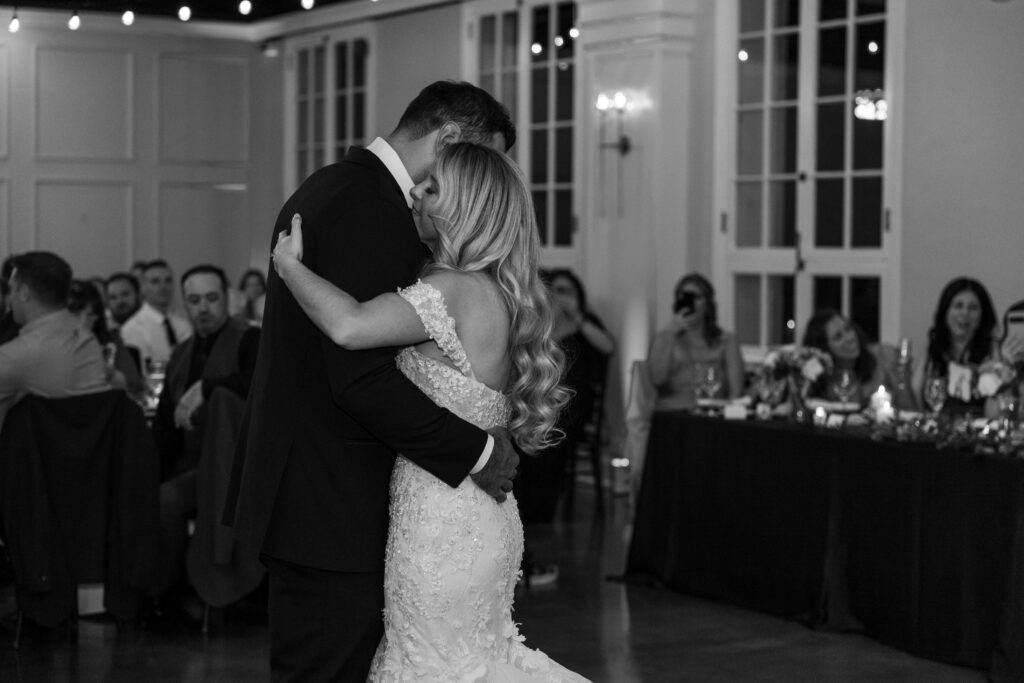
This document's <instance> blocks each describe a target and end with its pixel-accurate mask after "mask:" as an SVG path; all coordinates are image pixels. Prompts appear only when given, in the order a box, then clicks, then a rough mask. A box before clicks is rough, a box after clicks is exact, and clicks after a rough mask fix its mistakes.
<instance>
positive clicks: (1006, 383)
mask: <svg viewBox="0 0 1024 683" xmlns="http://www.w3.org/2000/svg"><path fill="white" fill-rule="evenodd" d="M1016 379H1017V371H1016V370H1015V369H1014V367H1013V366H1012V365H1010V364H1009V363H1004V362H1003V361H1001V360H990V361H986V362H984V363H982V364H981V367H979V368H978V394H979V395H981V396H983V397H985V398H991V397H993V396H998V395H999V394H1003V393H1008V392H1010V391H1011V390H1012V389H1013V387H1014V381H1015V380H1016Z"/></svg>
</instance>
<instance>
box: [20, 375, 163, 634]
mask: <svg viewBox="0 0 1024 683" xmlns="http://www.w3.org/2000/svg"><path fill="white" fill-rule="evenodd" d="M158 467H159V465H158V458H157V454H156V448H155V446H154V444H153V442H152V438H151V437H150V434H149V431H148V429H147V428H146V422H145V418H144V417H143V415H142V411H141V409H140V408H139V407H138V406H137V405H136V404H135V403H133V402H132V401H131V400H130V399H129V398H128V397H127V395H126V394H125V393H124V392H123V391H120V390H114V391H107V392H101V393H96V394H89V395H85V396H76V397H72V398H60V399H48V398H41V397H38V396H27V397H26V398H24V399H22V400H21V401H19V402H18V403H17V404H16V405H15V406H14V407H13V408H12V409H11V410H10V412H9V413H8V414H7V417H6V420H5V422H4V426H3V430H2V431H0V518H2V520H3V521H2V526H3V529H2V533H3V537H4V541H5V544H6V545H7V547H8V551H9V553H10V557H11V562H12V569H13V573H14V586H15V596H16V599H17V602H18V629H17V633H16V634H15V646H17V645H18V643H19V641H20V636H21V629H20V625H21V621H22V617H23V616H27V617H29V618H30V619H32V620H33V621H34V622H36V623H38V624H39V625H41V626H44V627H48V628H52V627H55V626H57V625H58V624H60V623H61V622H63V621H65V620H67V619H69V618H72V617H74V616H76V614H77V587H78V585H79V584H83V583H98V582H102V583H103V584H104V588H105V590H104V606H105V608H106V609H107V611H108V612H110V613H111V614H112V615H113V616H114V617H116V618H117V619H118V620H119V622H121V623H124V622H127V621H132V620H134V619H136V618H137V617H138V614H139V609H140V607H141V604H142V598H143V596H144V594H145V592H146V590H147V589H149V588H150V587H151V586H152V585H153V581H154V579H155V571H156V561H157V541H158V535H159V498H158V477H159V470H158Z"/></svg>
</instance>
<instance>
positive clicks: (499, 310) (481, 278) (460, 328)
mask: <svg viewBox="0 0 1024 683" xmlns="http://www.w3.org/2000/svg"><path fill="white" fill-rule="evenodd" d="M424 281H425V282H429V283H430V284H431V285H433V286H434V287H436V288H437V289H438V290H439V291H440V292H441V295H442V296H443V297H444V302H445V306H446V307H447V308H448V315H450V316H451V317H452V318H453V319H454V320H455V331H456V334H458V336H459V340H460V341H461V342H462V347H463V348H464V349H465V351H466V356H467V357H468V358H469V364H470V365H471V366H472V368H473V374H475V375H476V378H477V379H478V380H479V381H480V382H483V383H484V384H486V385H487V386H489V387H490V388H492V389H495V390H497V391H504V390H505V385H506V383H507V381H508V375H509V368H510V359H509V352H508V346H509V338H508V337H509V326H510V324H511V321H510V319H509V313H508V310H507V308H506V306H505V300H504V298H503V297H502V294H501V290H500V289H499V288H498V284H497V283H496V282H495V281H494V279H493V278H492V277H491V276H490V275H487V274H485V273H463V272H456V271H440V272H434V273H432V274H430V275H429V276H427V277H426V278H424ZM416 348H417V350H418V351H419V352H420V353H422V354H423V355H425V356H429V357H431V358H435V359H437V360H439V361H441V362H443V363H446V364H447V365H451V361H449V360H448V359H447V358H446V357H445V356H444V355H443V354H442V353H441V351H440V349H438V348H437V345H436V344H434V342H432V341H427V342H423V343H422V344H419V345H418V346H417V347H416Z"/></svg>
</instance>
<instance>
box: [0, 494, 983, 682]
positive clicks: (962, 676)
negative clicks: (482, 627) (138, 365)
mask: <svg viewBox="0 0 1024 683" xmlns="http://www.w3.org/2000/svg"><path fill="white" fill-rule="evenodd" d="M592 511H593V497H592V495H589V490H588V489H586V487H583V489H582V490H581V492H580V495H579V496H578V498H577V501H576V515H575V518H574V519H573V520H572V521H571V522H559V523H556V524H554V525H551V526H550V527H542V528H536V529H530V530H529V543H530V545H531V546H532V548H533V550H534V551H535V554H536V556H537V558H538V559H539V560H544V561H553V562H557V563H558V564H559V566H560V569H561V576H560V577H559V580H558V581H557V582H556V583H555V584H553V585H550V586H542V587H534V588H531V589H529V590H526V589H520V591H519V594H518V596H517V601H516V614H515V617H516V621H518V622H520V624H521V631H522V633H523V634H524V635H525V636H526V638H527V640H526V642H527V644H528V645H531V646H533V647H538V648H541V649H542V650H544V651H545V652H547V653H548V654H549V655H551V656H552V657H553V658H555V659H556V660H558V661H560V662H562V663H563V664H565V665H566V666H568V667H570V668H572V669H575V670H576V671H578V672H580V673H581V674H583V675H586V676H587V677H589V678H591V679H593V680H594V681H596V682H603V681H607V682H610V683H612V682H614V683H632V682H634V681H694V682H700V683H705V682H714V681H743V682H745V681H766V682H767V681H778V682H783V681H785V682H787V683H791V682H799V681H826V682H828V683H842V682H846V681H849V682H855V681H856V682H860V681H878V682H882V681H884V682H886V683H892V682H899V681H907V682H909V681H920V682H921V683H925V682H927V683H945V682H948V683H954V682H957V683H961V682H962V683H971V682H978V683H980V682H982V681H984V680H985V676H984V674H983V672H980V671H974V670H970V669H963V668H958V667H953V666H946V665H943V664H939V663H936V662H931V661H927V660H922V659H917V658H915V657H911V656H910V655H907V654H905V653H902V652H899V651H896V650H892V649H890V648H887V647H885V646H883V645H880V644H878V643H875V642H874V641H871V640H869V639H867V638H863V637H860V636H857V635H850V634H833V633H821V632H817V631H811V630H808V629H806V628H804V627H802V626H800V625H798V624H794V623H790V622H786V621H781V620H779V619H774V618H772V617H768V616H765V615H761V614H757V613H752V612H747V611H744V610H740V609H737V608H734V607H729V606H724V605H717V604H713V603H709V602H706V601H703V600H699V599H696V598H692V597H688V596H685V595H680V594H677V593H674V592H670V591H664V590H658V589H654V588H648V587H643V586H635V585H624V584H622V583H617V582H613V581H608V580H606V577H607V576H608V575H616V574H619V573H620V572H621V571H622V567H623V558H624V555H625V547H626V542H627V538H628V533H629V514H628V506H627V502H626V500H625V499H622V498H619V499H616V501H615V502H614V505H613V506H612V509H611V511H610V512H609V513H608V514H607V515H605V517H604V520H603V521H602V520H601V519H599V518H597V517H595V516H594V515H593V514H592ZM266 635H267V632H266V625H265V614H263V613H262V611H261V610H260V608H259V606H258V605H255V606H254V605H240V606H238V607H234V608H230V609H227V610H221V611H215V612H214V615H213V619H212V623H211V627H210V630H209V633H208V634H207V635H205V636H204V635H203V634H202V633H201V632H200V629H198V628H197V627H195V626H183V625H176V626H170V627H168V626H162V627H148V628H145V629H142V630H137V631H130V632H127V633H121V634H119V633H118V632H117V629H116V628H115V625H114V624H113V623H111V622H109V621H107V620H105V619H103V618H102V617H101V618H98V619H97V618H83V619H81V620H80V621H79V625H78V629H77V633H70V632H68V631H66V630H65V631H60V632H56V633H46V632H38V631H33V632H31V633H29V634H27V636H26V637H25V639H24V641H23V643H22V646H21V649H20V650H18V651H15V650H14V649H13V648H12V646H11V637H10V635H9V634H8V633H6V632H3V631H0V639H2V640H0V681H3V682H4V683H8V682H10V683H15V682H16V683H29V682H36V681H46V682H47V683H51V682H53V683H59V682H65V681H66V682H68V683H71V682H74V683H86V682H91V681H98V682H99V681H102V682H104V683H105V682H122V681H123V682H126V683H127V682H132V683H137V682H153V683H158V682H164V681H166V682H168V683H170V682H171V681H175V682H181V683H215V682H216V683H219V682H221V681H267V680H269V675H268V672H267V650H266Z"/></svg>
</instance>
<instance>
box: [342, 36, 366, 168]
mask: <svg viewBox="0 0 1024 683" xmlns="http://www.w3.org/2000/svg"><path fill="white" fill-rule="evenodd" d="M368 52H369V46H368V44H367V41H366V40H364V39H362V38H358V39H356V40H352V41H344V42H338V43H335V44H334V93H333V95H334V126H333V136H334V138H333V141H334V158H335V159H341V158H342V157H344V156H345V151H346V150H347V149H348V148H349V147H351V146H352V145H360V146H362V145H365V144H366V142H367V141H366V56H367V53H368Z"/></svg>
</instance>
